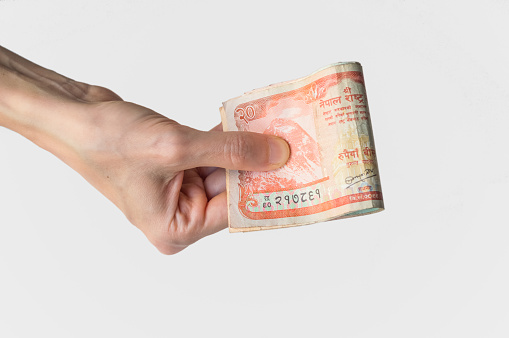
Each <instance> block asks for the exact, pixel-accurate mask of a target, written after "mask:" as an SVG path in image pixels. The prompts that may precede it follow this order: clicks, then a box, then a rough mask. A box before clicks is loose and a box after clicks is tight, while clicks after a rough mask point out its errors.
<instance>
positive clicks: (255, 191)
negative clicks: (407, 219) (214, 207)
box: [220, 62, 384, 232]
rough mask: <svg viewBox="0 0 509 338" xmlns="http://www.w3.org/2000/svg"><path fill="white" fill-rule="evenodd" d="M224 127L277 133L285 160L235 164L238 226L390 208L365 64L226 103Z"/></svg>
mask: <svg viewBox="0 0 509 338" xmlns="http://www.w3.org/2000/svg"><path fill="white" fill-rule="evenodd" d="M220 111H221V118H222V123H223V130H225V131H250V132H257V133H263V134H271V135H277V136H279V137H282V138H283V139H285V140H286V141H287V142H288V144H289V145H290V153H291V154H290V158H289V160H288V162H287V163H286V165H285V166H283V167H282V168H280V169H277V170H274V171H269V172H253V171H237V170H228V171H227V174H226V175H227V191H228V223H229V229H230V232H239V231H241V232H243V231H253V230H263V229H275V228H284V227H290V226H296V225H304V224H310V223H316V222H321V221H327V220H332V219H338V218H346V217H353V216H361V215H366V214H371V213H375V212H378V211H382V210H383V209H384V204H383V199H382V188H381V185H380V173H379V171H378V165H377V154H376V150H375V143H374V139H373V131H372V127H371V119H370V112H369V108H368V101H367V98H366V88H365V85H364V76H363V73H362V67H361V65H360V64H359V63H357V62H341V63H335V64H332V65H329V66H327V67H325V68H322V69H320V70H318V71H316V72H314V73H313V74H311V75H309V76H306V77H303V78H300V79H297V80H294V81H287V82H283V83H279V84H275V85H270V86H267V87H265V88H261V89H257V90H253V91H250V92H247V93H245V94H244V95H242V96H239V97H236V98H233V99H231V100H228V101H226V102H224V103H223V106H222V107H221V108H220Z"/></svg>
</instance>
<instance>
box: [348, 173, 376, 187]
mask: <svg viewBox="0 0 509 338" xmlns="http://www.w3.org/2000/svg"><path fill="white" fill-rule="evenodd" d="M375 176H376V173H375V170H374V169H366V170H364V171H363V172H362V173H361V174H359V175H357V176H348V177H347V178H345V183H346V184H349V186H348V187H347V188H350V187H351V186H352V185H355V184H357V183H360V182H362V181H365V180H367V179H368V178H371V177H375Z"/></svg>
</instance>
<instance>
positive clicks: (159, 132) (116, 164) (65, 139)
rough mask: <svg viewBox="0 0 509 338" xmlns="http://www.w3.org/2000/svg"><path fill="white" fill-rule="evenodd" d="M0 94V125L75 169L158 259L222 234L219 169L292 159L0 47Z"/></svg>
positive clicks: (275, 141) (273, 147)
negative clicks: (190, 123) (140, 234)
mask: <svg viewBox="0 0 509 338" xmlns="http://www.w3.org/2000/svg"><path fill="white" fill-rule="evenodd" d="M27 79H28V80H27ZM0 90H3V91H2V92H3V93H4V94H5V95H3V96H2V97H1V98H0V125H3V126H5V127H7V128H10V129H12V130H14V131H17V132H18V133H20V134H22V135H24V136H25V137H27V138H29V139H30V140H32V141H33V142H34V143H36V144H38V145H39V146H41V147H42V148H44V149H46V150H48V151H50V152H51V153H53V154H54V155H56V156H57V157H59V158H60V159H62V160H63V161H64V162H66V163H67V164H68V165H69V166H71V167H72V168H73V169H75V170H76V171H77V172H78V173H80V174H81V175H82V176H83V177H84V178H85V179H86V180H87V181H88V182H90V183H91V184H92V185H93V186H94V187H96V188H97V189H98V190H99V191H100V192H101V193H102V194H104V195H105V196H106V197H107V198H108V199H110V200H111V201H112V202H113V203H114V204H115V205H116V206H117V207H119V208H120V210H122V212H123V213H124V214H125V215H126V217H127V218H128V219H129V221H130V222H131V223H133V224H134V225H135V226H137V227H138V228H139V229H140V230H141V231H142V232H143V233H144V234H145V235H146V236H147V238H148V239H149V240H150V242H152V243H153V244H154V245H155V247H156V248H157V249H158V250H159V251H161V252H162V253H164V254H174V253H177V252H179V251H181V250H183V249H184V248H186V247H187V246H189V245H190V244H192V243H194V242H195V241H197V240H199V239H200V238H203V237H205V236H208V235H210V234H213V233H215V232H217V231H219V230H221V229H224V228H225V227H226V225H227V210H228V208H227V205H226V192H225V172H224V169H222V168H227V169H238V170H256V171H263V170H273V169H276V168H278V167H280V166H282V165H284V164H285V162H286V161H287V159H288V156H289V147H288V144H287V143H286V142H285V141H283V140H282V139H280V138H278V137H275V136H270V135H263V134H254V133H242V132H222V131H221V127H220V126H217V127H216V128H214V129H213V130H211V131H209V132H203V131H198V130H195V129H192V128H189V127H186V126H183V125H180V124H178V123H177V122H175V121H173V120H170V119H168V118H166V117H165V116H163V115H160V114H158V113H156V112H154V111H152V110H150V109H148V108H145V107H142V106H139V105H136V104H134V103H129V102H124V101H122V100H121V99H120V97H119V96H118V95H116V94H115V93H113V92H112V91H110V90H108V89H105V88H102V87H98V86H90V85H87V84H85V83H81V82H76V81H73V80H71V79H68V78H65V77H63V76H61V75H59V74H57V73H54V72H52V71H49V70H47V69H44V68H42V67H39V66H37V65H35V64H33V63H31V62H29V61H28V60H25V59H22V58H21V57H19V56H17V55H15V54H13V53H11V52H9V51H7V50H5V49H2V48H1V47H0Z"/></svg>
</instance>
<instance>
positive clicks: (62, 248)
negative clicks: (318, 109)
mask: <svg viewBox="0 0 509 338" xmlns="http://www.w3.org/2000/svg"><path fill="white" fill-rule="evenodd" d="M508 17H509V2H507V1H502V0H500V1H488V0H487V1H482V2H479V1H426V2H417V1H415V2H414V1H403V0H401V1H329V2H326V1H276V0H272V1H250V2H243V1H191V0H187V1H162V0H160V1H156V0H150V1H136V0H123V1H120V0H116V1H98V0H94V1H91V0H87V1H85V0H72V1H70V0H60V1H56V0H44V1H42V0H39V1H22V0H0V44H1V45H3V46H4V47H6V48H8V49H11V50H12V51H14V52H16V53H18V54H20V55H22V56H24V57H26V58H28V59H29V60H32V61H34V62H36V63H38V64H40V65H42V66H44V67H47V68H50V69H53V70H55V71H57V72H59V73H61V74H64V75H66V76H68V77H71V78H73V79H76V80H79V81H83V82H88V83H91V84H97V85H102V86H105V87H108V88H111V89H112V90H114V91H116V92H117V93H118V94H119V95H120V96H121V97H122V98H124V99H125V100H128V101H132V102H136V103H138V104H141V105H145V106H147V107H149V108H151V109H154V110H156V111H158V112H160V113H162V114H164V115H166V116H168V117H170V118H172V119H175V120H177V121H178V122H180V123H182V124H186V125H189V126H192V127H195V128H198V129H202V130H207V129H209V128H211V127H213V126H214V125H216V124H217V123H219V121H220V115H219V112H218V107H219V106H220V105H221V103H222V102H223V101H226V100H228V99H230V98H232V97H235V96H238V95H240V94H242V93H244V92H245V91H248V90H251V89H254V88H258V87H262V86H266V85H268V84H271V83H275V82H280V81H286V80H291V79H295V78H298V77H301V76H305V75H307V74H309V73H311V72H313V71H315V70H317V69H319V68H321V67H323V66H325V65H327V64H329V63H333V62H337V61H359V62H361V63H362V64H363V67H364V73H365V80H366V87H367V92H368V98H369V103H370V110H371V118H372V123H373V130H374V135H375V140H376V146H377V154H378V161H379V166H380V173H381V180H382V185H383V193H384V199H385V206H386V210H385V211H384V212H382V213H378V214H374V215H369V216H364V217H357V218H352V219H347V220H342V221H331V222H326V223H320V224H314V225H308V226H304V227H297V228H292V229H283V230H272V231H265V232H256V233H248V234H229V233H228V232H227V231H222V232H220V233H218V234H216V235H213V236H210V237H207V238H205V239H203V240H200V241H199V242H197V243H196V244H194V245H192V246H191V247H190V248H188V249H186V250H184V251H183V252H181V253H179V254H177V255H175V256H164V255H162V254H160V253H159V252H158V251H157V250H156V249H155V248H154V247H152V246H151V245H150V243H149V242H148V241H147V240H146V238H145V237H144V236H143V234H142V233H141V232H140V231H139V230H138V229H136V228H135V227H134V226H132V225H131V224H130V223H129V222H128V221H127V220H126V218H125V217H124V216H123V214H122V213H121V212H120V211H119V210H117V209H116V208H115V207H114V205H113V204H112V203H110V202H109V201H108V200H107V199H106V198H104V197H103V196H102V195H100V194H99V193H98V192H97V191H96V190H95V189H94V188H93V187H91V186H90V185H88V183H87V182H86V181H85V180H84V179H82V178H81V177H80V176H79V175H78V174H76V173H75V172H73V171H72V170H71V169H70V168H69V167H67V166H66V165H65V164H63V163H61V162H60V161H59V160H58V159H57V158H55V157H54V156H53V155H51V154H50V153H48V152H46V151H44V150H41V149H39V148H37V147H36V146H35V145H33V144H32V143H30V142H29V141H27V140H26V139H24V138H23V137H21V136H19V135H17V134H15V133H13V132H11V131H9V130H7V129H4V128H2V129H0V337H9V338H10V337H216V336H217V337H391V338H394V337H405V338H407V337H413V338H414V337H415V338H420V337H447V338H450V337H508V336H509V287H508V286H509V272H508V267H509V220H508V218H507V208H508V200H509V198H508V193H509V189H508V188H509V169H508V163H509V159H508V153H509V148H508V141H507V137H508V134H509V130H508V129H507V124H508V123H509V117H508V115H509V111H508V108H507V100H508V94H509V91H508V89H509V86H508V81H507V79H508V77H509V68H508V66H507V60H508V59H509V44H508V39H507V32H508V31H509V23H508V22H509V21H508V20H507V19H508ZM0 95H1V93H0ZM191 151H192V150H191Z"/></svg>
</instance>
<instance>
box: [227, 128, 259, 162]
mask: <svg viewBox="0 0 509 338" xmlns="http://www.w3.org/2000/svg"><path fill="white" fill-rule="evenodd" d="M252 148H253V144H252V142H251V141H249V140H248V139H247V138H244V137H242V135H238V134H234V135H232V136H231V137H230V140H229V141H228V142H227V143H226V149H225V154H226V155H227V156H228V157H229V160H230V161H231V163H232V164H233V166H235V167H242V166H243V165H245V164H246V162H248V161H250V160H251V156H252V154H251V153H252V151H251V149H252Z"/></svg>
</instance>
